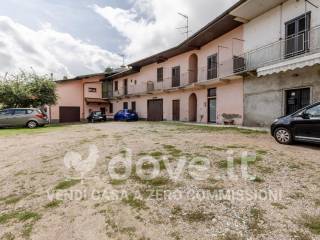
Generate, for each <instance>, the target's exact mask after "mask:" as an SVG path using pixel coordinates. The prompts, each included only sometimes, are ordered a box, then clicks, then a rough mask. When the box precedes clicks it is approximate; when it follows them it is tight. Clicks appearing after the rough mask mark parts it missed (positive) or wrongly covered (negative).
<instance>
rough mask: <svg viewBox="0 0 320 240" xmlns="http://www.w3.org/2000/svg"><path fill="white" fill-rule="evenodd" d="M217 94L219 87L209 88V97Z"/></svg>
mask: <svg viewBox="0 0 320 240" xmlns="http://www.w3.org/2000/svg"><path fill="white" fill-rule="evenodd" d="M216 96H217V89H216V88H210V89H208V97H216Z"/></svg>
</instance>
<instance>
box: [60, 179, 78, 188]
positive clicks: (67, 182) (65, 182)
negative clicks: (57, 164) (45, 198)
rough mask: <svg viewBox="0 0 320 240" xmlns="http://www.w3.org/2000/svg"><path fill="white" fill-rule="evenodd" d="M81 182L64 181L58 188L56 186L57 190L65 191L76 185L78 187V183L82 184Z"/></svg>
mask: <svg viewBox="0 0 320 240" xmlns="http://www.w3.org/2000/svg"><path fill="white" fill-rule="evenodd" d="M80 182H81V180H78V179H71V180H65V181H62V182H60V183H58V184H57V185H56V186H55V188H54V189H55V190H64V189H68V188H71V187H73V186H75V185H77V184H78V183H80Z"/></svg>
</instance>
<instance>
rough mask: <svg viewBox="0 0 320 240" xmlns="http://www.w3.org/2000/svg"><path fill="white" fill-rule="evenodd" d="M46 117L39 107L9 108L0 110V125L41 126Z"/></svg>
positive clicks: (46, 120) (46, 119)
mask: <svg viewBox="0 0 320 240" xmlns="http://www.w3.org/2000/svg"><path fill="white" fill-rule="evenodd" d="M48 123H49V121H48V117H47V115H46V114H44V113H43V112H42V111H41V110H40V109H35V108H10V109H4V110H1V111H0V127H28V128H36V127H43V126H44V125H46V124H48Z"/></svg>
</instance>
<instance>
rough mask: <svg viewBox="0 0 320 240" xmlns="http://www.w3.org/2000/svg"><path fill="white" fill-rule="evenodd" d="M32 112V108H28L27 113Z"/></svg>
mask: <svg viewBox="0 0 320 240" xmlns="http://www.w3.org/2000/svg"><path fill="white" fill-rule="evenodd" d="M31 113H33V110H32V109H27V114H31ZM41 113H42V112H41Z"/></svg>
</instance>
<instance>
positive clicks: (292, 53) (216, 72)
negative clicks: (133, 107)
mask: <svg viewBox="0 0 320 240" xmlns="http://www.w3.org/2000/svg"><path fill="white" fill-rule="evenodd" d="M317 52H320V26H317V27H315V28H312V29H311V30H310V31H305V32H301V33H299V34H297V35H294V36H291V37H288V38H286V39H283V40H280V41H277V42H274V43H271V44H269V45H266V46H263V47H260V48H257V49H255V50H252V51H249V52H247V53H244V54H241V55H237V56H230V57H229V58H225V59H223V60H220V61H219V62H218V63H216V65H215V66H213V68H212V69H211V70H209V71H208V69H207V66H202V67H199V68H198V69H197V70H188V71H187V72H184V73H181V74H180V79H179V81H178V80H177V79H175V81H173V79H172V76H171V68H166V69H164V78H163V81H160V82H158V81H157V79H156V76H155V79H150V80H149V81H145V82H139V83H137V84H136V85H129V86H128V92H127V94H128V95H131V94H143V93H152V92H155V91H165V90H170V89H176V88H179V87H185V86H188V85H190V84H192V83H199V82H200V83H201V82H205V81H209V80H215V79H221V78H227V77H228V76H234V75H239V74H242V73H244V72H248V71H253V70H256V69H257V68H261V67H265V66H268V65H272V64H275V63H279V62H282V61H286V60H288V59H292V58H295V57H298V56H301V55H303V56H304V55H305V54H312V53H317ZM173 82H175V83H178V84H176V85H175V86H174V85H173V84H172V83H173ZM113 95H114V96H115V97H117V96H124V95H125V90H124V88H119V90H118V91H115V92H114V94H113Z"/></svg>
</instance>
